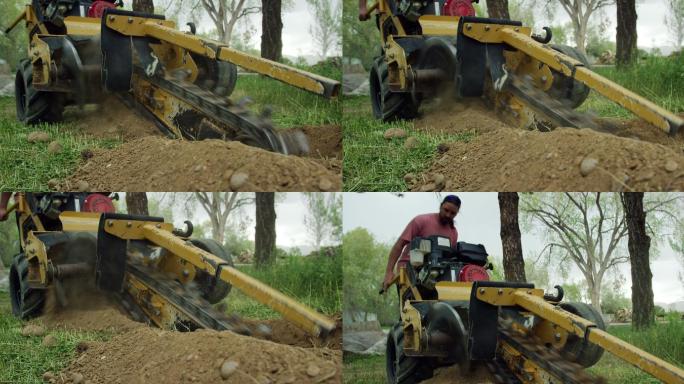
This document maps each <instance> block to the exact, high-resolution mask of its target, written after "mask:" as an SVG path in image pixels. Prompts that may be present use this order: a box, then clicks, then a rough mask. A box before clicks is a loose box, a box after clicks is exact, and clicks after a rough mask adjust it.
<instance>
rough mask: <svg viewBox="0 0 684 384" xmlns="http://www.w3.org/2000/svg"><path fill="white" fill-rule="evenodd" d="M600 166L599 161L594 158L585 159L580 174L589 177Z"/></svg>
mask: <svg viewBox="0 0 684 384" xmlns="http://www.w3.org/2000/svg"><path fill="white" fill-rule="evenodd" d="M597 165H598V160H596V159H594V158H593V157H585V158H584V160H582V162H581V163H580V173H581V174H582V176H587V175H588V174H590V173H591V171H593V170H594V169H595V168H596V166H597Z"/></svg>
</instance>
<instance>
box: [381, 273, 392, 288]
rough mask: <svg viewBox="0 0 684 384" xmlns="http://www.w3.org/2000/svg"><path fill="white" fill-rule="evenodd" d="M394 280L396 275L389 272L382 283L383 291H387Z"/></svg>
mask: <svg viewBox="0 0 684 384" xmlns="http://www.w3.org/2000/svg"><path fill="white" fill-rule="evenodd" d="M392 280H394V274H393V273H392V272H388V273H386V274H385V280H383V282H382V290H383V291H387V288H389V287H390V285H391V284H392Z"/></svg>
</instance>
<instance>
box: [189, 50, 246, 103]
mask: <svg viewBox="0 0 684 384" xmlns="http://www.w3.org/2000/svg"><path fill="white" fill-rule="evenodd" d="M192 59H193V60H194V61H195V64H197V67H198V69H199V70H200V74H199V76H198V77H197V79H196V80H195V83H196V84H197V85H198V86H199V87H200V88H203V89H206V90H208V91H211V92H212V93H214V94H215V95H217V96H222V97H228V96H230V95H231V94H232V93H233V90H235V84H236V83H237V66H236V65H235V64H233V63H228V62H225V61H219V60H210V59H207V58H206V57H203V56H199V55H192ZM205 84H211V85H209V86H207V85H205Z"/></svg>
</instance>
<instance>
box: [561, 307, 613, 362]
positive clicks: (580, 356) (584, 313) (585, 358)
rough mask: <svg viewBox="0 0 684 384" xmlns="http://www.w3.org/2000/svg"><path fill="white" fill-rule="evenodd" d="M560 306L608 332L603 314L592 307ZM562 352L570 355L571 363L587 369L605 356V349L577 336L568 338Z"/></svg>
mask: <svg viewBox="0 0 684 384" xmlns="http://www.w3.org/2000/svg"><path fill="white" fill-rule="evenodd" d="M559 305H560V307H561V308H563V309H564V310H566V311H568V312H570V313H572V314H575V315H577V316H580V317H582V318H585V319H587V320H589V321H591V322H593V323H594V324H596V326H597V327H598V328H599V329H601V330H603V331H605V330H606V324H605V323H604V322H603V318H602V317H601V314H600V313H598V311H596V310H595V309H594V307H592V306H591V305H589V304H585V303H561V304H559ZM561 352H562V353H563V354H566V355H568V356H569V357H570V360H571V361H574V362H576V363H577V364H580V365H581V366H583V367H585V368H588V367H591V366H592V365H594V364H596V362H598V361H599V359H601V356H603V348H601V347H599V346H598V345H596V344H592V343H585V342H584V340H583V339H581V338H580V337H578V336H577V335H570V336H568V341H567V342H566V343H565V346H563V349H562V350H561Z"/></svg>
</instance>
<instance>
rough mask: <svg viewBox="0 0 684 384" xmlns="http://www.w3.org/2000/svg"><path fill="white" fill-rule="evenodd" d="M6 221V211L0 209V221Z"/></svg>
mask: <svg viewBox="0 0 684 384" xmlns="http://www.w3.org/2000/svg"><path fill="white" fill-rule="evenodd" d="M5 220H7V209H5V208H0V221H5Z"/></svg>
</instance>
